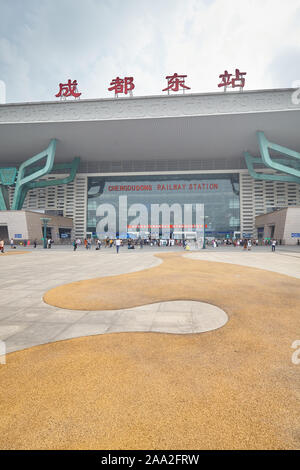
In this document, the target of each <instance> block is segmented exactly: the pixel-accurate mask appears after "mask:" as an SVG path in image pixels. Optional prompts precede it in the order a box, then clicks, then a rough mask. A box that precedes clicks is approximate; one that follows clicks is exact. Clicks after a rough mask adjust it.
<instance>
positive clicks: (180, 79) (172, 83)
mask: <svg viewBox="0 0 300 470" xmlns="http://www.w3.org/2000/svg"><path fill="white" fill-rule="evenodd" d="M186 77H187V75H178V73H174V75H169V76H167V77H166V80H168V86H167V87H166V88H164V89H163V90H162V91H167V92H168V94H169V93H170V91H179V88H181V89H182V90H183V92H184V90H190V87H188V86H186V85H185V83H184V79H185V78H186Z"/></svg>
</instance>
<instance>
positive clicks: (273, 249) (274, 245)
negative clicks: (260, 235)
mask: <svg viewBox="0 0 300 470" xmlns="http://www.w3.org/2000/svg"><path fill="white" fill-rule="evenodd" d="M275 248H276V240H273V241H272V251H275Z"/></svg>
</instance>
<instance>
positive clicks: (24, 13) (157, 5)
mask: <svg viewBox="0 0 300 470" xmlns="http://www.w3.org/2000/svg"><path fill="white" fill-rule="evenodd" d="M0 17H1V22H0V81H3V82H4V83H5V86H6V101H7V102H28V101H51V100H57V99H58V98H55V94H56V93H57V92H58V91H59V86H58V84H59V83H66V82H67V80H68V79H71V80H72V81H73V80H77V82H78V89H79V91H80V92H81V93H82V95H81V98H82V99H84V98H112V97H113V92H109V91H108V88H109V86H110V83H111V81H112V79H114V78H116V77H117V76H119V77H125V76H132V77H134V83H135V89H134V96H145V95H160V94H164V93H163V92H162V89H163V88H165V87H166V85H167V81H166V79H165V77H166V76H167V75H173V74H174V73H175V72H176V73H178V74H180V75H181V74H182V75H187V78H186V82H185V83H186V85H187V86H189V87H190V88H191V90H190V92H192V93H205V92H220V88H218V86H217V85H218V83H219V82H220V79H219V75H220V74H221V73H223V72H224V70H228V71H229V72H230V73H234V72H235V69H236V68H239V69H240V71H241V72H247V75H246V85H245V90H255V89H267V88H281V87H283V88H289V87H292V86H293V83H295V82H297V81H298V82H299V84H300V0H288V1H286V2H284V1H283V0H122V1H121V0H84V1H83V0H0Z"/></svg>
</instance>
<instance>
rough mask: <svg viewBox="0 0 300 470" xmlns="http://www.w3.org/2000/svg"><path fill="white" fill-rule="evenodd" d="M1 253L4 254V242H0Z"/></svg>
mask: <svg viewBox="0 0 300 470" xmlns="http://www.w3.org/2000/svg"><path fill="white" fill-rule="evenodd" d="M0 251H1V253H4V240H0Z"/></svg>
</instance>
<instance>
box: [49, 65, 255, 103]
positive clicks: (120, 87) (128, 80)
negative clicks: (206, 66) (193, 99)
mask: <svg viewBox="0 0 300 470" xmlns="http://www.w3.org/2000/svg"><path fill="white" fill-rule="evenodd" d="M245 75H247V72H240V70H239V69H235V75H233V74H231V73H229V72H228V71H227V70H225V71H224V73H222V74H221V75H219V78H220V79H221V81H220V82H219V83H218V88H223V90H224V91H225V92H226V91H227V88H230V87H231V88H239V90H240V91H243V89H244V86H245V82H246V79H245ZM186 78H187V75H179V74H178V73H174V74H173V75H168V76H166V80H167V86H166V88H163V89H162V91H164V92H167V93H168V95H169V94H170V91H171V92H175V93H177V92H178V91H182V93H184V92H185V90H190V89H191V87H189V86H187V85H186V84H185V79H186ZM134 88H135V84H134V77H124V78H120V77H116V78H114V79H113V80H112V81H111V83H110V87H109V88H108V91H113V92H114V94H115V98H118V96H119V94H124V95H128V96H132V91H133V90H134ZM81 94H82V93H80V92H79V91H78V83H77V80H73V81H72V80H71V79H69V80H68V81H67V83H60V84H59V91H58V93H57V94H56V95H55V97H56V98H60V99H61V100H64V99H66V98H69V97H73V98H75V99H80V96H81Z"/></svg>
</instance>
